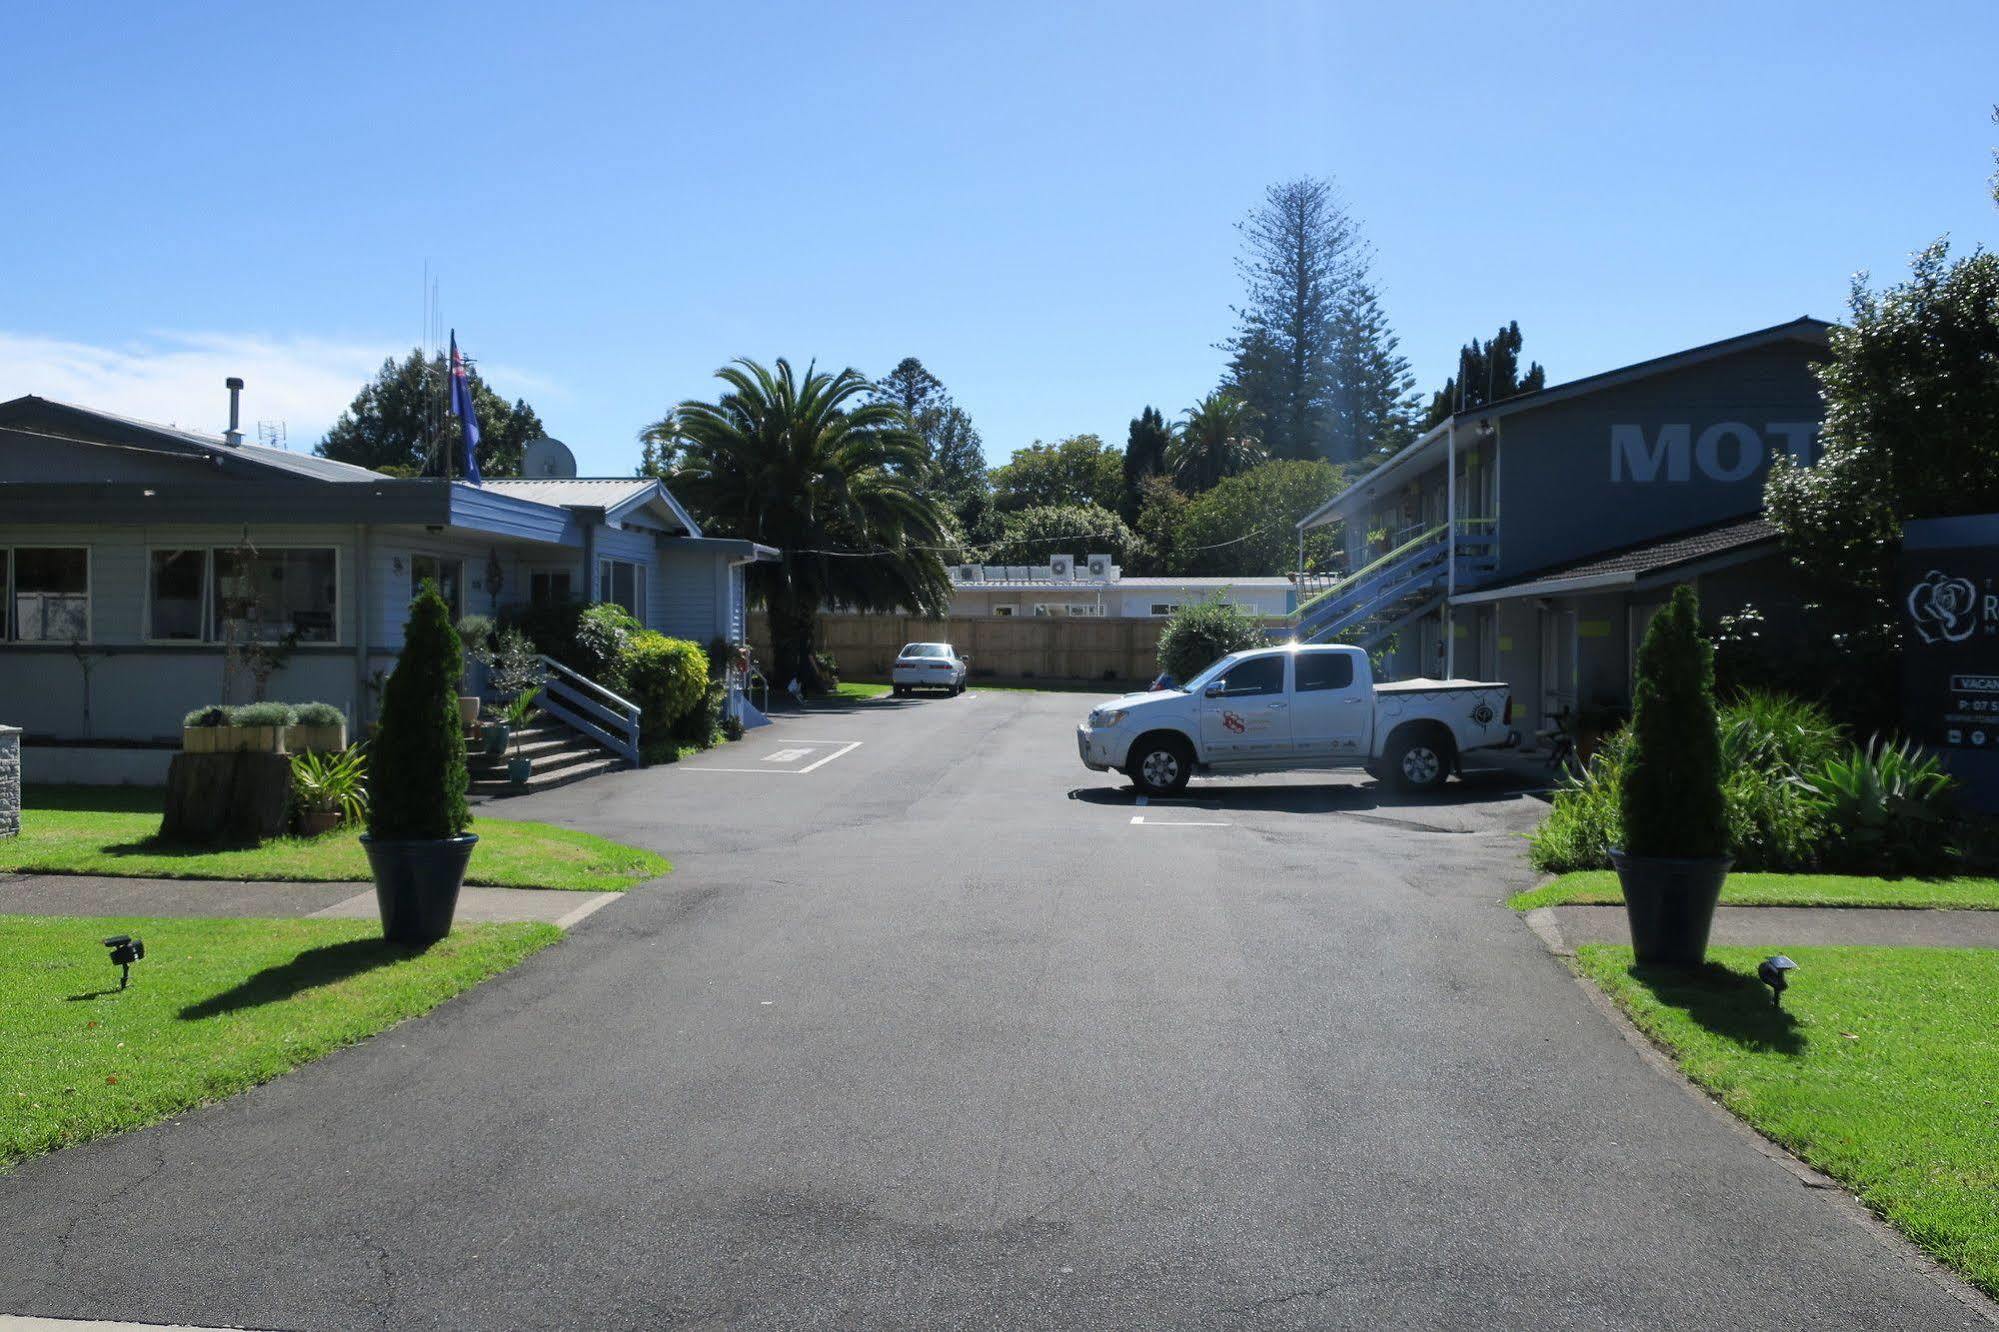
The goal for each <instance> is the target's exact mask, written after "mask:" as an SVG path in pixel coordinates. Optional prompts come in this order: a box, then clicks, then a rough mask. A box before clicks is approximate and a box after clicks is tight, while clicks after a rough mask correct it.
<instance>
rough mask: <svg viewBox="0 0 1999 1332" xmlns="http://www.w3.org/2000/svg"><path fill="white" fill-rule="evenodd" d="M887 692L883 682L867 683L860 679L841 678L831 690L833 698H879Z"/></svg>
mask: <svg viewBox="0 0 1999 1332" xmlns="http://www.w3.org/2000/svg"><path fill="white" fill-rule="evenodd" d="M887 692H888V686H887V685H885V684H867V683H864V682H863V681H860V680H842V681H840V683H839V684H838V686H836V687H835V688H834V690H833V697H835V698H880V697H881V696H882V695H883V694H886V693H887Z"/></svg>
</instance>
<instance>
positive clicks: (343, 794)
mask: <svg viewBox="0 0 1999 1332" xmlns="http://www.w3.org/2000/svg"><path fill="white" fill-rule="evenodd" d="M291 763H292V801H293V803H294V804H296V805H297V806H298V822H299V830H300V831H301V832H303V833H304V834H305V835H306V836H307V837H318V836H321V835H322V834H325V833H330V832H332V831H333V830H334V829H335V828H337V827H339V826H340V825H341V824H343V823H359V822H361V821H362V820H363V819H365V818H366V817H367V816H368V770H367V765H366V763H365V762H364V760H363V759H362V757H361V748H360V746H358V745H356V746H355V747H354V748H352V749H343V750H340V751H338V752H337V753H322V752H318V751H313V750H307V751H305V752H303V753H298V754H294V755H292V758H291Z"/></svg>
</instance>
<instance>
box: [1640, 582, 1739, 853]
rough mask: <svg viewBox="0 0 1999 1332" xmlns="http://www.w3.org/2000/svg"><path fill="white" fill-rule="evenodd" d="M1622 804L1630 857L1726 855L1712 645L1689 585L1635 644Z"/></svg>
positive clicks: (1675, 594) (1675, 595) (1675, 592)
mask: <svg viewBox="0 0 1999 1332" xmlns="http://www.w3.org/2000/svg"><path fill="white" fill-rule="evenodd" d="M1617 809H1618V821H1619V822H1620V823H1621V824H1622V825H1623V831H1624V839H1623V840H1624V845H1623V847H1622V848H1621V849H1622V850H1623V851H1624V852H1625V853H1626V854H1628V855H1633V856H1665V857H1685V858H1706V857H1709V856H1722V855H1726V854H1728V809H1727V804H1726V801H1725V800H1724V798H1723V796H1722V791H1721V729H1720V724H1719V722H1718V720H1717V719H1716V717H1715V711H1714V649H1713V648H1711V647H1710V646H1708V642H1707V640H1706V639H1705V638H1703V637H1702V636H1701V629H1700V602H1699V600H1698V598H1696V597H1695V595H1694V589H1693V587H1692V586H1691V585H1689V584H1686V583H1682V584H1681V585H1680V586H1679V587H1677V588H1675V589H1673V599H1672V600H1671V601H1670V602H1668V603H1666V608H1665V609H1664V610H1662V611H1660V612H1659V613H1658V615H1656V616H1654V617H1653V619H1652V626H1651V628H1649V629H1647V630H1646V631H1645V641H1644V642H1643V643H1642V644H1640V646H1639V648H1638V671H1637V686H1636V687H1635V688H1634V689H1633V690H1632V691H1631V747H1630V748H1629V749H1628V750H1627V751H1626V752H1625V759H1624V771H1623V775H1622V780H1621V781H1620V782H1619V784H1618V793H1617Z"/></svg>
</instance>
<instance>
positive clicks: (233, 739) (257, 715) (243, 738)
mask: <svg viewBox="0 0 1999 1332" xmlns="http://www.w3.org/2000/svg"><path fill="white" fill-rule="evenodd" d="M297 715H298V714H297V713H295V712H294V711H293V710H292V705H291V704H289V703H269V702H265V703H245V704H243V705H241V706H240V707H234V708H231V709H229V735H228V742H227V743H225V744H224V746H223V748H226V749H242V750H249V751H250V752H252V753H256V754H282V753H284V752H285V730H286V728H288V727H289V726H290V725H291V724H292V722H293V721H295V720H296V719H297Z"/></svg>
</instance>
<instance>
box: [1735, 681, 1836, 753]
mask: <svg viewBox="0 0 1999 1332" xmlns="http://www.w3.org/2000/svg"><path fill="white" fill-rule="evenodd" d="M1720 720H1721V764H1722V767H1723V769H1724V770H1733V769H1736V768H1744V767H1749V768H1755V769H1757V770H1758V771H1760V772H1769V773H1802V772H1809V771H1811V770H1812V769H1815V768H1817V767H1818V766H1819V765H1820V764H1821V763H1824V762H1825V761H1826V760H1827V759H1829V758H1831V757H1832V756H1833V755H1835V754H1837V753H1839V752H1840V751H1841V750H1843V749H1844V748H1845V747H1846V733H1845V732H1844V731H1843V730H1841V729H1840V726H1839V723H1837V722H1835V721H1834V720H1833V719H1832V715H1831V714H1830V713H1828V712H1827V711H1826V710H1825V706H1824V705H1823V704H1820V703H1815V702H1813V701H1812V700H1810V699H1807V698H1798V697H1796V696H1795V695H1792V694H1780V693H1776V692H1774V691H1772V690H1768V689H1744V690H1741V691H1740V692H1738V693H1736V694H1735V695H1734V696H1732V697H1731V698H1730V699H1729V701H1728V702H1727V703H1725V704H1723V705H1722V709H1721V718H1720Z"/></svg>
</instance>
